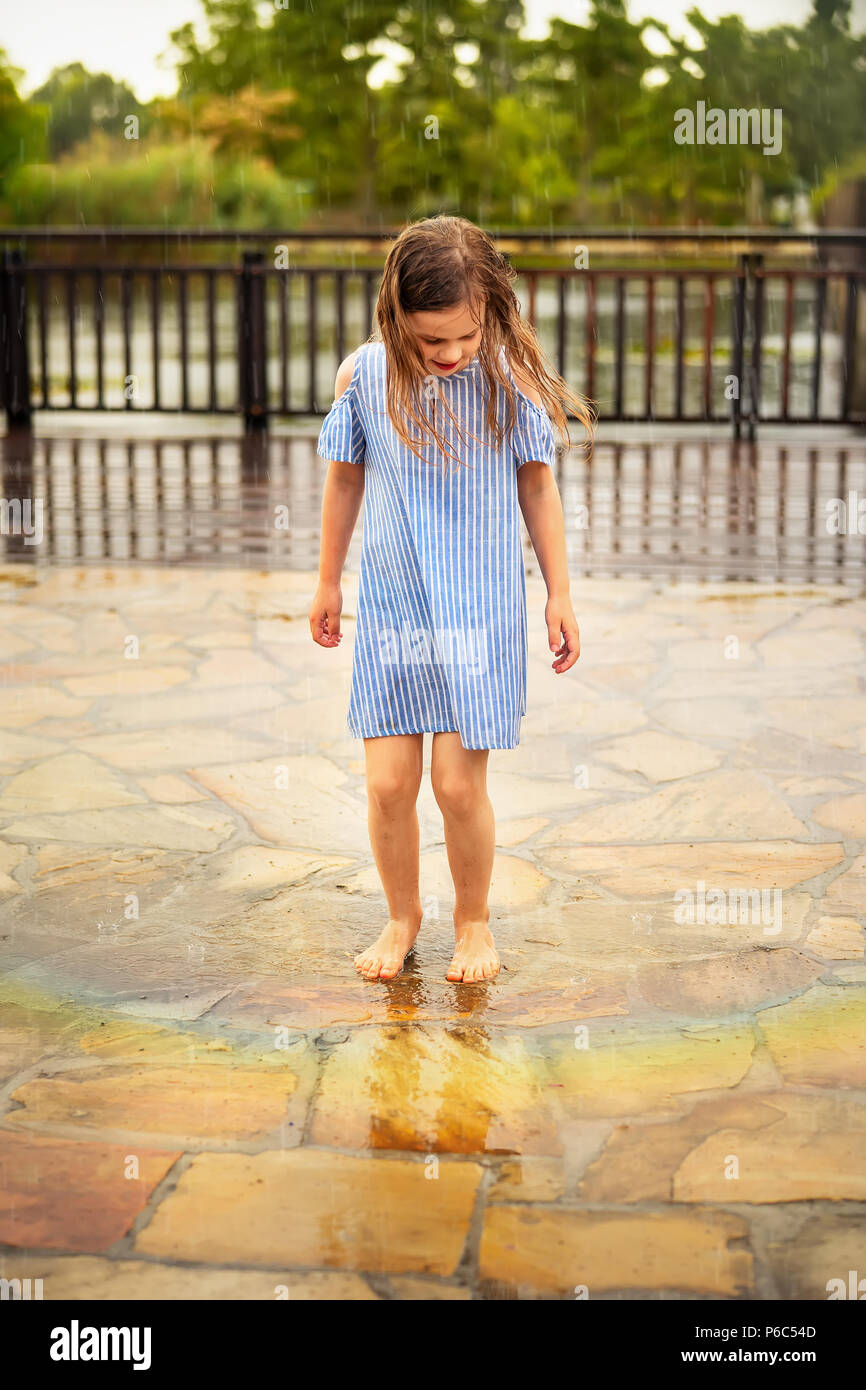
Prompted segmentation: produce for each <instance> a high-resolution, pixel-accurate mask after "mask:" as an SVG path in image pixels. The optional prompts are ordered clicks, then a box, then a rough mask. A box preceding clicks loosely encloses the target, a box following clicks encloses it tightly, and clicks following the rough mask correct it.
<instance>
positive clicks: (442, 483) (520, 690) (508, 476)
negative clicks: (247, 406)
mask: <svg viewBox="0 0 866 1390" xmlns="http://www.w3.org/2000/svg"><path fill="white" fill-rule="evenodd" d="M500 360H501V361H502V365H503V368H504V370H505V371H506V372H507V373H508V375H509V379H510V381H511V383H512V386H513V388H514V393H515V398H516V411H517V418H516V424H515V428H514V431H513V433H512V436H511V439H510V441H509V439H508V438H507V436H506V438H505V440H504V441H503V444H502V446H501V447H500V448H497V447H496V442H495V440H494V439H492V438H490V437H489V436H488V433H487V429H486V423H485V397H484V395H483V390H482V388H483V386H484V373H483V370H482V368H481V365H480V363H479V362H478V361H477V359H476V360H475V361H473V362H471V363H470V364H469V366H468V367H464V368H463V369H462V371H460V372H457V373H455V374H454V375H452V376H448V377H442V378H437V379H436V387H437V388H438V389H439V390H440V391H441V392H442V395H443V397H444V398H445V399H446V400H447V401H448V404H449V405H450V407H451V410H452V412H453V413H454V415H455V416H456V417H457V420H458V422H459V423H460V425H461V426H462V427H463V430H464V438H463V439H462V440H461V439H460V438H459V436H458V435H457V431H456V429H455V426H454V424H453V423H452V421H450V420H449V419H448V417H447V415H445V414H444V413H443V412H442V411H437V416H436V423H437V428H438V429H439V431H440V433H444V434H445V437H446V438H447V440H448V443H449V446H450V447H451V448H452V449H453V450H454V451H455V452H456V453H457V454H458V456H459V458H460V460H461V464H460V466H456V467H455V465H454V462H453V459H451V460H449V459H447V458H445V457H444V456H443V454H442V451H441V450H440V448H439V447H438V445H436V444H435V441H433V440H432V436H430V437H429V444H428V445H427V446H426V447H425V448H423V449H422V452H423V453H424V455H425V457H424V458H423V459H421V458H418V457H417V455H416V454H413V453H412V451H411V449H409V448H408V446H407V445H405V444H404V443H403V441H402V440H401V439H400V437H399V435H398V434H397V432H396V430H395V429H394V427H393V425H392V424H391V420H390V418H389V416H388V411H387V406H386V395H385V388H386V356H385V346H384V344H383V343H381V342H368V343H365V344H364V345H363V346H362V347H361V348H359V349H358V352H357V355H356V358H355V363H354V370H353V372H352V379H351V382H350V384H349V385H348V387H347V388H346V390H345V391H344V392H343V394H342V395H341V396H340V397H338V399H337V400H335V401H334V403H333V405H332V406H331V408H330V410H329V412H328V414H327V416H326V417H325V420H324V422H323V424H322V428H321V432H320V434H319V440H318V444H317V452H318V453H319V454H320V455H321V457H322V458H325V459H331V460H338V461H344V462H347V463H354V464H358V465H363V467H364V468H365V470H366V474H365V479H364V484H365V486H364V517H363V528H364V529H363V537H362V541H361V568H360V577H359V589H358V611H357V628H356V633H355V648H354V658H353V663H352V684H351V693H350V697H349V711H348V719H347V727H348V729H349V732H350V733H351V734H352V735H354V736H355V737H356V738H382V737H387V736H388V735H392V734H416V733H427V732H446V731H452V732H457V733H459V735H460V740H461V743H462V744H463V746H464V747H465V748H514V747H515V746H516V745H517V744H518V743H519V741H520V721H521V719H522V718H523V715H524V714H525V713H526V583H525V573H524V568H523V552H522V546H521V531H520V509H519V505H518V498H517V470H518V468H520V467H521V466H522V465H523V464H524V463H526V462H529V461H530V460H538V461H539V462H541V463H545V464H548V465H551V464H552V463H553V462H554V458H555V442H554V436H553V427H552V424H551V420H550V417H549V416H548V414H547V412H546V411H544V410H542V409H541V407H540V406H538V405H536V404H535V403H534V401H531V400H530V399H529V397H528V396H526V395H525V394H524V393H523V392H522V391H521V390H520V389H519V388H518V386H517V385H516V382H515V381H514V377H513V374H512V373H511V370H510V367H509V366H508V362H507V358H506V355H505V352H504V350H503V352H502V356H501V359H500ZM496 389H497V396H498V399H497V418H498V419H499V420H500V421H501V422H502V423H503V424H504V423H505V421H506V420H507V418H508V416H507V403H506V397H505V391H504V390H503V388H502V387H501V386H499V385H498V384H497V387H496ZM467 426H468V429H467ZM470 431H471V434H474V435H476V436H478V437H479V439H481V440H482V441H484V442H481V443H478V442H476V441H475V440H473V439H472V438H471V434H470V433H469V432H470ZM410 433H412V434H413V437H415V436H416V435H417V434H418V431H417V427H413V426H412V425H411V424H410ZM419 447H420V446H419Z"/></svg>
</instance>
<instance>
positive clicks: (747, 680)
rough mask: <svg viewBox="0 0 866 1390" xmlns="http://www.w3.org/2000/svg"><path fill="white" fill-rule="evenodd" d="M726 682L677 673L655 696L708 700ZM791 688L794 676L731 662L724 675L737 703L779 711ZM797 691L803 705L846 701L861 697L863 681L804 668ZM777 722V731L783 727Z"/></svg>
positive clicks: (711, 675) (706, 674) (842, 672)
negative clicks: (778, 705) (754, 702)
mask: <svg viewBox="0 0 866 1390" xmlns="http://www.w3.org/2000/svg"><path fill="white" fill-rule="evenodd" d="M721 680H722V677H721V676H720V674H719V672H717V671H696V670H686V671H677V672H676V673H675V674H673V675H671V676H670V677H669V678H668V679H667V680H665V681H662V682H661V683H660V684H659V685H658V686H656V688H655V690H654V691H653V694H654V695H655V696H657V698H658V699H659V700H704V699H706V698H717V697H718V694H719V684H720V681H721ZM788 688H790V675H786V674H785V673H784V672H782V671H780V670H778V669H775V668H773V667H766V666H747V667H740V666H739V665H738V663H737V662H736V661H729V662H728V663H727V667H726V671H725V674H724V690H725V694H726V695H729V696H730V697H731V698H732V699H734V700H761V701H764V702H765V703H766V704H767V705H768V706H769V707H770V708H772V709H773V710H774V711H775V708H776V703H775V702H776V701H777V700H779V701H780V703H783V701H781V699H780V697H781V692H782V691H783V690H785V689H788ZM797 689H798V691H799V692H800V694H801V696H802V697H803V704H804V705H806V704H809V703H811V701H812V699H815V700H816V701H818V702H819V703H820V702H821V700H822V699H827V700H831V699H835V700H837V701H839V702H842V701H844V700H846V699H851V700H852V701H853V700H855V699H856V698H857V692H858V690H859V680H858V677H857V673H856V671H855V670H853V669H851V668H848V669H842V668H837V667H835V666H830V667H821V668H820V669H819V668H817V667H810V666H800V667H799V669H798V671H797ZM773 723H774V724H775V725H776V727H777V728H781V727H782V725H781V724H776V721H775V719H774V720H773ZM808 727H809V724H808V716H802V715H801V717H800V718H799V719H797V721H796V728H795V730H794V732H800V731H802V730H803V729H804V728H808Z"/></svg>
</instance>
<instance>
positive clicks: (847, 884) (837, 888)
mask: <svg viewBox="0 0 866 1390" xmlns="http://www.w3.org/2000/svg"><path fill="white" fill-rule="evenodd" d="M821 907H822V909H823V910H824V911H825V912H831V913H832V912H850V913H851V914H852V915H853V916H855V917H866V854H861V855H859V856H858V857H857V858H856V859H855V860H854V861H853V863H852V864H851V867H850V868H848V869H846V870H845V872H844V873H841V874H838V875H837V877H836V878H834V879H833V882H832V883H830V884H828V886H827V887H826V889H825V890H824V896H823V898H822V899H821Z"/></svg>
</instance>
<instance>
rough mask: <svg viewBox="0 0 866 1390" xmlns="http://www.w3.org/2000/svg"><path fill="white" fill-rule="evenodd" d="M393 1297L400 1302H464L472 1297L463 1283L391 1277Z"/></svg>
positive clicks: (470, 1291) (469, 1290)
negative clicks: (443, 1282)
mask: <svg viewBox="0 0 866 1390" xmlns="http://www.w3.org/2000/svg"><path fill="white" fill-rule="evenodd" d="M391 1288H392V1289H393V1290H394V1297H395V1298H398V1299H400V1300H401V1302H404V1303H408V1302H418V1301H420V1300H424V1301H425V1302H430V1303H443V1302H452V1303H465V1302H469V1301H471V1299H472V1290H471V1289H468V1288H466V1286H465V1285H463V1284H442V1283H440V1282H439V1281H438V1280H434V1279H392V1280H391Z"/></svg>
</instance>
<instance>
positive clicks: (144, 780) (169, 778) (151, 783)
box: [138, 772, 207, 806]
mask: <svg viewBox="0 0 866 1390" xmlns="http://www.w3.org/2000/svg"><path fill="white" fill-rule="evenodd" d="M138 785H139V786H140V787H141V790H142V791H143V792H144V794H145V796H147V797H149V798H150V800H151V801H166V802H168V803H169V805H175V806H176V805H183V803H184V802H188V801H206V800H207V796H206V794H205V793H204V792H203V791H200V790H199V788H198V787H194V786H192V784H191V783H190V782H185V781H184V779H183V778H182V777H177V776H176V775H175V774H174V773H171V772H163V773H160V774H159V776H157V777H139V779H138Z"/></svg>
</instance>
